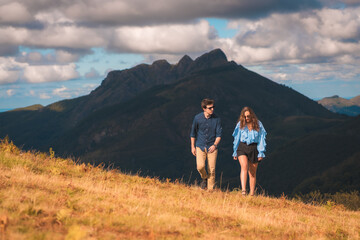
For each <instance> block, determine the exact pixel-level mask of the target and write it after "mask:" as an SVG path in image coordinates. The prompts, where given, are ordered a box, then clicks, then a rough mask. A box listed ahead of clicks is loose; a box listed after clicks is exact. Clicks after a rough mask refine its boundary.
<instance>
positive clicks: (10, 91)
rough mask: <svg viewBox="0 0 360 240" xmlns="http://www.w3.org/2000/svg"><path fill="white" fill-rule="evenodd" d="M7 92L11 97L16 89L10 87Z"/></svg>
mask: <svg viewBox="0 0 360 240" xmlns="http://www.w3.org/2000/svg"><path fill="white" fill-rule="evenodd" d="M6 94H7V95H8V96H9V97H11V96H13V95H14V94H15V90H14V89H8V90H6Z"/></svg>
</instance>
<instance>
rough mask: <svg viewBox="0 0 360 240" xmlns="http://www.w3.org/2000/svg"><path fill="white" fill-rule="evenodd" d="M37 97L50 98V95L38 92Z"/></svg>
mask: <svg viewBox="0 0 360 240" xmlns="http://www.w3.org/2000/svg"><path fill="white" fill-rule="evenodd" d="M39 98H40V99H50V98H51V97H50V96H49V94H47V93H40V94H39Z"/></svg>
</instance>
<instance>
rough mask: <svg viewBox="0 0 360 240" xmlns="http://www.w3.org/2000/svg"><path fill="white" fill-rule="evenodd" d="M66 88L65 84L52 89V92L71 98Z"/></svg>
mask: <svg viewBox="0 0 360 240" xmlns="http://www.w3.org/2000/svg"><path fill="white" fill-rule="evenodd" d="M68 90H69V89H67V88H66V87H65V86H62V87H61V88H56V89H54V90H53V91H52V94H53V95H54V96H58V97H61V98H71V94H70V93H69V92H68Z"/></svg>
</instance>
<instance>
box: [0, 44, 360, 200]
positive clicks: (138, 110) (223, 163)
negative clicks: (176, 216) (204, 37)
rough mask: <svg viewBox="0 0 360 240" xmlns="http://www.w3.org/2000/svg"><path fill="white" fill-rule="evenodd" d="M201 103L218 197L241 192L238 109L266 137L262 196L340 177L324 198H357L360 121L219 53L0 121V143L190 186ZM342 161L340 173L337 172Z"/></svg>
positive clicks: (128, 76)
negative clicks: (210, 135) (215, 150)
mask: <svg viewBox="0 0 360 240" xmlns="http://www.w3.org/2000/svg"><path fill="white" fill-rule="evenodd" d="M206 97H207V98H212V99H215V105H216V109H215V113H216V114H217V115H218V116H220V117H221V121H222V125H223V136H222V140H221V143H220V145H219V157H218V160H217V170H216V174H217V175H216V178H217V179H221V181H218V187H221V188H227V187H229V188H237V187H238V186H239V181H238V180H239V177H238V175H239V171H240V169H239V163H238V162H236V161H233V160H232V157H231V155H232V142H233V138H232V136H231V134H232V131H233V129H234V127H235V125H236V120H237V118H238V116H239V114H240V111H241V109H242V108H243V107H244V106H250V107H252V108H253V109H254V110H255V112H256V114H257V116H258V117H259V119H260V120H261V121H262V123H263V124H264V126H265V128H266V130H267V132H268V135H267V143H268V145H267V146H268V147H267V152H266V158H265V161H263V163H261V165H260V166H259V172H258V173H259V174H258V176H259V178H258V187H259V188H262V189H264V190H265V191H266V192H267V193H269V194H273V195H278V196H280V195H281V194H282V193H285V194H288V195H289V194H296V192H294V191H295V189H298V190H300V189H301V190H304V191H305V190H306V191H308V190H309V191H312V190H316V189H317V188H318V186H317V185H316V184H313V183H314V181H312V180H311V179H310V178H314V177H316V179H317V180H318V179H319V178H322V176H323V174H324V173H328V172H327V171H330V169H332V168H337V167H341V169H347V172H346V176H348V178H346V179H344V181H341V182H337V184H335V185H333V184H328V183H325V182H324V180H325V179H320V180H321V182H322V185H324V186H325V185H326V186H327V187H326V188H325V187H324V188H322V189H328V190H329V191H331V192H339V191H341V190H343V189H344V184H346V190H349V191H352V190H360V189H359V188H358V185H357V183H356V182H355V181H353V179H358V176H357V175H358V173H357V172H356V171H348V169H350V170H352V169H357V165H353V163H355V164H356V162H357V159H358V156H359V155H358V152H359V151H358V146H357V145H358V144H357V143H358V142H359V141H360V128H358V127H356V126H357V125H360V124H359V122H360V118H350V117H347V116H344V115H339V114H336V113H333V112H331V111H329V110H327V109H326V108H324V107H323V106H322V105H321V104H319V103H317V102H315V101H313V100H311V99H309V98H308V97H306V96H304V95H302V94H300V93H298V92H297V91H295V90H293V89H292V88H290V87H287V86H285V85H282V84H278V83H276V82H274V81H272V80H270V79H267V78H265V77H263V76H261V75H259V74H257V73H255V72H253V71H250V70H248V69H246V68H245V67H243V66H241V65H238V64H236V63H235V62H233V61H228V60H227V57H226V55H225V54H224V53H223V52H222V51H221V50H220V49H215V50H213V51H210V52H208V53H205V54H203V55H202V56H200V57H198V58H196V59H195V60H193V59H191V58H190V57H188V56H184V57H183V58H182V59H181V60H180V61H179V62H178V63H177V64H169V63H168V62H167V61H166V60H157V61H155V62H153V63H152V64H140V65H138V66H135V67H133V68H130V69H125V70H117V71H112V72H110V73H109V74H108V76H107V77H106V78H105V79H104V81H103V82H102V84H101V85H100V86H99V87H98V88H96V89H95V90H94V91H92V92H91V93H90V94H89V95H86V96H83V97H80V98H75V99H69V100H65V101H60V102H56V103H53V104H50V105H49V106H45V107H42V108H39V109H38V110H33V111H28V110H26V111H25V110H22V111H12V112H5V113H0V138H1V137H2V138H4V137H5V136H9V137H10V139H12V140H13V141H14V142H15V144H16V145H18V146H23V148H24V149H37V150H40V151H48V149H49V148H50V147H51V148H53V149H54V151H55V152H56V154H57V156H62V157H68V156H73V157H75V158H78V159H80V161H81V162H84V163H92V164H95V165H98V164H105V166H106V167H107V166H113V167H115V168H118V169H120V170H121V171H123V172H139V173H140V174H141V175H144V176H148V175H151V176H154V177H155V176H159V177H160V178H170V179H172V180H175V179H181V178H184V179H189V182H190V183H193V182H195V181H196V180H198V174H197V172H196V166H195V159H194V157H193V155H192V154H191V153H190V138H189V134H190V127H191V123H192V120H193V117H194V115H195V114H197V113H199V112H200V111H202V110H201V107H200V102H201V100H202V99H203V98H206ZM353 126H355V127H353ZM345 161H346V163H347V164H346V166H348V167H346V168H344V167H343V166H345V165H344V164H343V165H341V164H342V163H344V162H345ZM336 174H339V173H336ZM329 179H330V180H331V178H328V177H327V178H326V181H327V182H328V181H329ZM349 179H350V180H349ZM310 180H311V181H310ZM348 180H349V181H348ZM306 183H311V185H306ZM299 185H301V186H299ZM304 193H306V192H304Z"/></svg>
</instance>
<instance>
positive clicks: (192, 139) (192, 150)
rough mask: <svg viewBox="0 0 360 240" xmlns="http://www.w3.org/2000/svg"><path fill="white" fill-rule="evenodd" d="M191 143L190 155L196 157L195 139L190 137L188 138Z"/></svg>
mask: <svg viewBox="0 0 360 240" xmlns="http://www.w3.org/2000/svg"><path fill="white" fill-rule="evenodd" d="M190 141H191V153H192V154H193V155H194V156H196V148H195V138H194V137H191V138H190Z"/></svg>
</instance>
